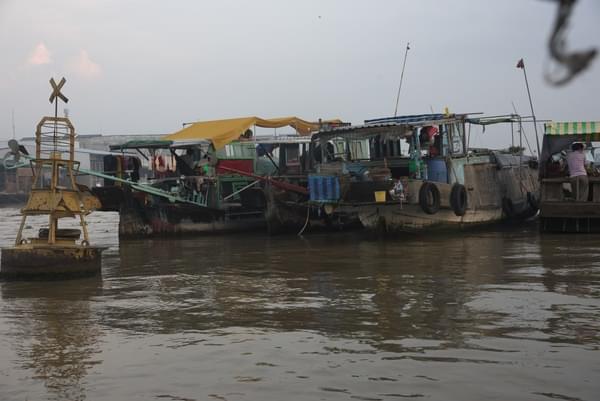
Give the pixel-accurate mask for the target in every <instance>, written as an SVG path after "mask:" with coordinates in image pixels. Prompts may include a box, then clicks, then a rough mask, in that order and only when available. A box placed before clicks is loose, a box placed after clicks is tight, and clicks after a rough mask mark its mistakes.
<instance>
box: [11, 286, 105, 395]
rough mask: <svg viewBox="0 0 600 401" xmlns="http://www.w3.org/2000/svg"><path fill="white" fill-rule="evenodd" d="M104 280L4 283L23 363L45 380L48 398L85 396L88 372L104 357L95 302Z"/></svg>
mask: <svg viewBox="0 0 600 401" xmlns="http://www.w3.org/2000/svg"><path fill="white" fill-rule="evenodd" d="M100 280H101V279H98V278H96V279H86V280H77V281H66V282H55V283H6V282H3V283H0V291H1V298H2V301H3V304H4V305H3V315H5V316H10V318H8V319H5V324H7V323H8V324H10V328H9V331H8V332H9V334H8V335H9V336H10V338H11V339H12V341H11V342H12V346H13V348H14V351H15V353H16V355H17V358H18V366H19V368H20V369H24V370H28V371H31V372H32V373H31V374H32V376H33V379H35V380H41V381H43V383H44V385H45V387H46V389H47V391H48V395H49V397H48V398H49V399H57V400H82V399H85V394H86V390H85V386H86V376H87V375H88V373H89V371H90V370H91V369H92V368H93V367H94V366H95V365H97V364H99V363H101V359H100V356H99V355H98V354H99V353H100V351H101V350H100V344H99V341H100V338H101V336H102V333H101V330H100V328H99V327H98V324H97V322H96V321H95V319H94V312H93V310H92V307H91V302H90V301H91V299H92V297H94V296H97V295H100V294H101V291H100V290H99V289H100V288H101V281H100Z"/></svg>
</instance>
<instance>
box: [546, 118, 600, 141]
mask: <svg viewBox="0 0 600 401" xmlns="http://www.w3.org/2000/svg"><path fill="white" fill-rule="evenodd" d="M544 133H545V134H546V135H580V136H582V137H583V136H586V137H587V136H589V137H590V139H591V140H594V141H596V140H598V139H599V138H600V121H575V122H573V121H571V122H551V123H546V124H544Z"/></svg>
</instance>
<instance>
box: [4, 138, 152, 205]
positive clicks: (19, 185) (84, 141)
mask: <svg viewBox="0 0 600 401" xmlns="http://www.w3.org/2000/svg"><path fill="white" fill-rule="evenodd" d="M162 136H163V135H134V134H128V135H77V137H76V138H75V158H76V160H77V161H79V162H80V168H82V169H85V170H93V171H99V172H103V171H104V158H105V157H106V156H110V153H109V151H110V147H111V146H114V145H120V144H123V143H125V142H128V141H131V140H154V139H160V138H161V137H162ZM7 142H8V141H6V142H0V157H4V156H5V155H6V154H7V153H8V152H9V148H8V145H7ZM19 144H21V145H23V146H25V149H27V151H28V152H29V154H30V155H35V138H34V137H25V138H22V139H21V140H20V141H19ZM32 177H33V172H32V170H31V168H29V167H21V168H17V169H6V168H5V166H4V163H0V195H2V196H4V197H5V198H6V199H13V198H15V197H13V196H12V195H17V194H19V195H21V196H19V197H16V198H15V199H22V198H23V196H25V198H26V194H28V193H29V191H30V189H31V181H32ZM77 182H78V183H79V184H82V185H86V186H88V187H90V188H91V187H93V186H96V185H102V184H103V179H102V178H99V177H95V176H90V175H80V176H78V177H77ZM0 203H1V200H0Z"/></svg>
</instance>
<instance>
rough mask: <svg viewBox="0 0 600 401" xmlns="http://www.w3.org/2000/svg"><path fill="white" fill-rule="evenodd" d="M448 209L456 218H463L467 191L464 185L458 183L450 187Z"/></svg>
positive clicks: (465, 210)
mask: <svg viewBox="0 0 600 401" xmlns="http://www.w3.org/2000/svg"><path fill="white" fill-rule="evenodd" d="M450 207H451V208H452V210H453V211H454V214H455V215H457V216H464V215H465V213H466V212H467V189H466V188H465V186H464V185H462V184H458V183H457V184H454V185H452V189H451V190H450Z"/></svg>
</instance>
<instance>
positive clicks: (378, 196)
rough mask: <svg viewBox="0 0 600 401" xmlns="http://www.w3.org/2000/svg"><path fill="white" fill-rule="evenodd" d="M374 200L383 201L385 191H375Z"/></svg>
mask: <svg viewBox="0 0 600 401" xmlns="http://www.w3.org/2000/svg"><path fill="white" fill-rule="evenodd" d="M373 193H374V194H375V202H377V203H384V202H385V191H375V192H373Z"/></svg>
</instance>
